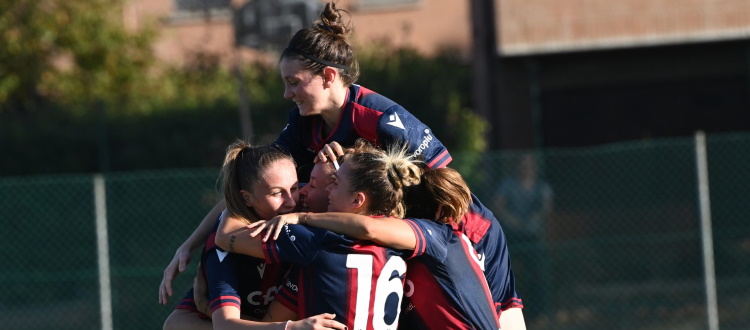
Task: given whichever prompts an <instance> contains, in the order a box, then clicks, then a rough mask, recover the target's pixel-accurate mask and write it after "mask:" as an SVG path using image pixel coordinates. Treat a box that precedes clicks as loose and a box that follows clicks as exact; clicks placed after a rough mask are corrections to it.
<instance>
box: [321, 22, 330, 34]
mask: <svg viewBox="0 0 750 330" xmlns="http://www.w3.org/2000/svg"><path fill="white" fill-rule="evenodd" d="M318 27H319V28H321V29H323V30H326V31H328V32H333V30H332V29H331V27H330V26H328V24H326V23H320V24H318Z"/></svg>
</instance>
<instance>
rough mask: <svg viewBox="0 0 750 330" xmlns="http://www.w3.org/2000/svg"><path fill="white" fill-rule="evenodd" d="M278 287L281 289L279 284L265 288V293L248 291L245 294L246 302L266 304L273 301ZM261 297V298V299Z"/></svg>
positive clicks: (255, 304) (256, 304)
mask: <svg viewBox="0 0 750 330" xmlns="http://www.w3.org/2000/svg"><path fill="white" fill-rule="evenodd" d="M279 289H281V286H272V287H270V288H268V290H266V294H265V295H264V294H263V291H253V292H250V293H249V294H248V295H247V302H248V303H249V304H250V305H253V306H267V305H268V304H270V303H271V302H272V301H273V299H274V297H275V296H276V293H277V292H279ZM261 297H262V298H263V299H261Z"/></svg>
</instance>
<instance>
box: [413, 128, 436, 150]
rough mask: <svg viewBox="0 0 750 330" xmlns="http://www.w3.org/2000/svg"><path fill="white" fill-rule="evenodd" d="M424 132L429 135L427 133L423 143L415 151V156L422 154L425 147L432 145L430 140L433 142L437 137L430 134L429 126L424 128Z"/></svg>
mask: <svg viewBox="0 0 750 330" xmlns="http://www.w3.org/2000/svg"><path fill="white" fill-rule="evenodd" d="M424 133H425V134H427V135H425V136H424V137H423V138H422V143H420V144H419V147H418V148H417V150H416V151H414V154H413V156H414V157H417V156H419V155H421V154H422V153H423V152H424V151H425V149H427V148H428V147H429V146H430V142H432V140H434V139H435V138H433V137H432V134H430V129H429V128H426V129H425V130H424Z"/></svg>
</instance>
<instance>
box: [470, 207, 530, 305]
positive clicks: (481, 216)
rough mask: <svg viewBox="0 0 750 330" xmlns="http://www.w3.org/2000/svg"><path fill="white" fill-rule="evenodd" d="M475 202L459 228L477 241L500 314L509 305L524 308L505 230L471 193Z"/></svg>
mask: <svg viewBox="0 0 750 330" xmlns="http://www.w3.org/2000/svg"><path fill="white" fill-rule="evenodd" d="M471 198H472V204H471V205H470V207H469V212H467V213H466V215H465V216H464V217H463V219H462V221H461V226H460V228H459V230H460V231H461V232H463V233H464V234H465V235H466V237H467V238H468V239H469V240H470V241H471V242H472V243H473V244H474V249H475V250H476V252H477V260H478V261H479V263H480V266H481V267H482V269H483V270H484V276H485V278H486V279H487V284H489V287H490V291H491V292H492V297H493V300H494V301H495V309H496V311H497V313H498V316H499V315H500V313H502V311H504V310H506V309H508V308H523V302H522V301H521V298H520V296H519V295H518V293H516V280H515V277H514V275H513V270H511V262H510V253H509V251H508V242H507V240H506V238H505V233H504V232H503V229H502V228H501V227H500V222H498V221H497V219H496V218H495V215H494V214H492V211H490V210H489V209H488V208H486V207H485V206H484V205H482V203H481V202H480V201H479V199H478V198H477V196H475V195H474V194H471Z"/></svg>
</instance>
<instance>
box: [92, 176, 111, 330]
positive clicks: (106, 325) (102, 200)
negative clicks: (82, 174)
mask: <svg viewBox="0 0 750 330" xmlns="http://www.w3.org/2000/svg"><path fill="white" fill-rule="evenodd" d="M104 183H105V182H104V176H103V175H102V174H95V175H94V205H95V208H96V250H97V255H98V256H99V260H98V264H99V307H100V313H101V318H102V330H112V286H111V284H110V277H109V276H110V275H109V238H108V237H107V191H106V187H105V185H104Z"/></svg>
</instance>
